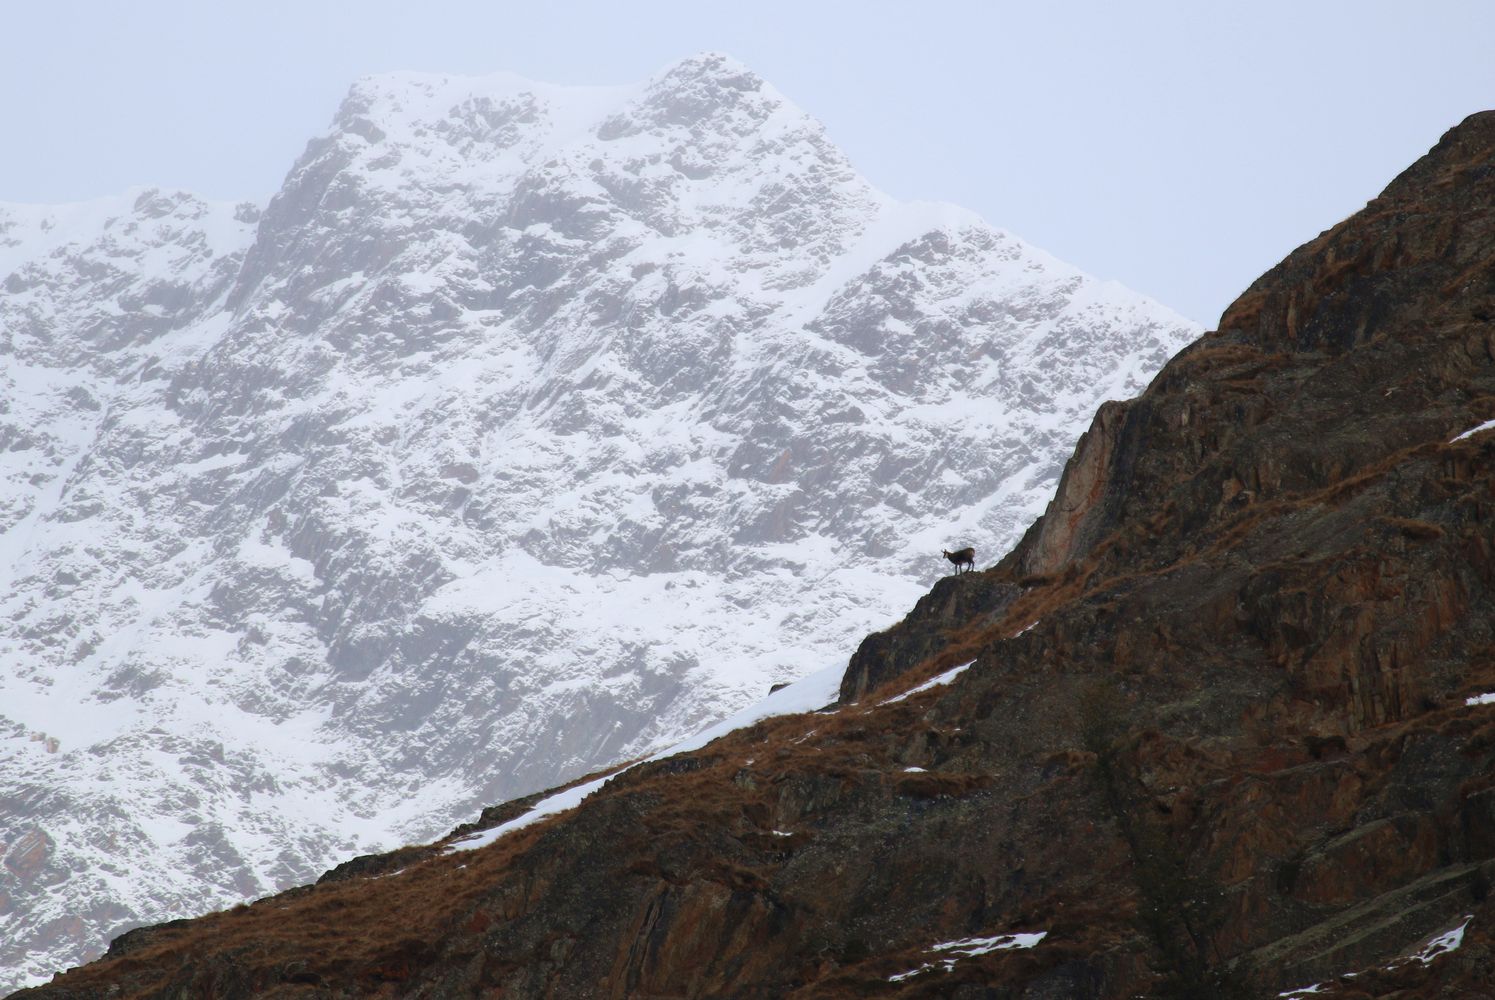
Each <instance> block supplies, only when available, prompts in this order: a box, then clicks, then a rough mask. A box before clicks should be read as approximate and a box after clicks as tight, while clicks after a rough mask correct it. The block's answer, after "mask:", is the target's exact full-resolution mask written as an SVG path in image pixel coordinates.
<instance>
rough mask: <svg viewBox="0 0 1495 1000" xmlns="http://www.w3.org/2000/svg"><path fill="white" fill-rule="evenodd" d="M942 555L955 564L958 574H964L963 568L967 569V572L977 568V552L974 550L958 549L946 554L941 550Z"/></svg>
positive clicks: (968, 548) (967, 548)
mask: <svg viewBox="0 0 1495 1000" xmlns="http://www.w3.org/2000/svg"><path fill="white" fill-rule="evenodd" d="M940 554H941V555H943V556H944V557H945V558H946V559H948V560H950V561H951V562H952V563H954V564H955V572H956V573H960V572H962V570H961V567H962V566H964V567H966V569H967V570H973V569H975V568H976V550H975V549H974V548H970V547H966V548H963V549H956V550H955V551H954V552H946V551H945V550H943V549H941V550H940Z"/></svg>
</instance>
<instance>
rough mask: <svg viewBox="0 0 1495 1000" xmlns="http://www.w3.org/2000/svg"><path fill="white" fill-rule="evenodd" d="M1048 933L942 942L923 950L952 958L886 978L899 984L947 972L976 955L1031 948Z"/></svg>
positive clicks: (929, 963) (1002, 935) (1037, 932)
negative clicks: (938, 971) (930, 972)
mask: <svg viewBox="0 0 1495 1000" xmlns="http://www.w3.org/2000/svg"><path fill="white" fill-rule="evenodd" d="M1048 933H1049V932H1048V931H1035V932H1033V933H1028V934H998V935H997V936H995V937H969V938H960V939H959V940H956V941H942V942H940V943H939V944H932V945H930V946H929V947H928V948H926V949H924V950H925V951H926V952H946V953H948V954H949V955H952V956H954V957H952V958H941V959H938V960H937V961H934V962H925V963H924V964H923V965H920V966H919V967H918V968H916V969H909V970H908V971H907V972H900V973H897V974H896V975H892V976H889V977H888V982H890V983H901V982H903V981H904V980H905V979H912V978H913V977H914V976H917V975H918V974H919V973H921V972H925V971H927V970H929V969H936V968H937V969H941V970H942V971H944V972H949V971H950V970H952V969H954V968H955V963H956V962H957V961H959V960H960V959H962V958H975V957H976V956H978V955H988V954H990V953H992V952H994V951H1010V950H1013V949H1016V948H1032V947H1034V946H1035V945H1037V944H1038V943H1039V942H1040V941H1042V940H1043V939H1044V938H1045V937H1047V936H1048Z"/></svg>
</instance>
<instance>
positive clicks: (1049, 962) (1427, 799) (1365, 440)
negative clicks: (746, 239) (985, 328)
mask: <svg viewBox="0 0 1495 1000" xmlns="http://www.w3.org/2000/svg"><path fill="white" fill-rule="evenodd" d="M1492 320H1495V113H1484V114H1480V115H1476V116H1473V117H1471V118H1470V119H1468V120H1466V121H1465V122H1464V123H1463V124H1462V125H1460V126H1459V127H1458V128H1456V129H1453V130H1451V131H1450V132H1449V133H1448V134H1447V135H1446V136H1444V138H1443V139H1442V141H1440V142H1439V144H1438V145H1437V146H1436V147H1435V148H1434V149H1433V150H1432V151H1431V152H1430V153H1429V154H1428V155H1427V156H1425V157H1424V158H1422V159H1421V160H1419V161H1418V162H1417V163H1416V164H1415V165H1414V166H1413V167H1411V168H1410V169H1409V170H1407V171H1406V172H1405V173H1403V174H1402V175H1401V176H1400V177H1398V178H1397V179H1396V180H1395V181H1394V182H1393V183H1392V184H1391V185H1390V186H1389V187H1388V188H1387V189H1386V191H1385V192H1384V193H1383V194H1382V195H1381V196H1380V197H1379V198H1377V199H1375V200H1374V201H1372V202H1371V203H1370V204H1369V205H1367V206H1366V208H1365V210H1364V211H1362V212H1360V213H1358V214H1357V215H1355V216H1354V217H1352V218H1350V219H1348V220H1346V221H1345V222H1343V223H1341V224H1340V225H1338V226H1336V227H1335V228H1333V229H1331V230H1330V231H1328V232H1326V233H1324V234H1323V235H1322V236H1320V237H1319V238H1318V239H1316V240H1314V241H1312V242H1311V243H1308V244H1307V245H1305V246H1303V247H1301V248H1299V249H1298V250H1297V251H1295V252H1294V253H1293V254H1292V255H1291V256H1289V257H1288V258H1287V260H1285V261H1284V262H1283V263H1282V264H1280V265H1279V266H1278V267H1276V268H1274V269H1273V270H1272V271H1270V272H1268V273H1267V274H1266V275H1264V276H1263V277H1262V278H1261V279H1260V280H1259V281H1257V282H1256V283H1255V284H1253V285H1252V286H1251V288H1250V289H1248V290H1247V291H1246V293H1245V294H1244V295H1242V296H1241V298H1240V299H1239V300H1238V301H1237V302H1236V303H1235V304H1234V305H1233V306H1232V307H1231V308H1230V309H1229V310H1228V311H1227V312H1226V314H1225V316H1224V317H1223V318H1222V320H1221V324H1220V331H1219V332H1217V333H1213V334H1210V335H1208V336H1206V337H1205V338H1203V339H1202V340H1201V341H1200V342H1199V343H1197V344H1196V345H1194V346H1193V347H1191V348H1190V349H1188V350H1187V351H1185V352H1184V353H1182V354H1181V355H1180V356H1179V357H1177V358H1176V359H1174V361H1173V362H1172V363H1171V364H1170V365H1169V366H1168V367H1167V369H1165V371H1164V372H1163V373H1162V374H1160V375H1159V376H1158V378H1157V379H1156V380H1155V382H1154V383H1153V385H1152V386H1151V387H1150V388H1149V389H1148V391H1147V392H1146V393H1145V394H1144V395H1143V396H1142V397H1140V398H1139V399H1137V400H1134V401H1131V402H1129V403H1117V404H1107V406H1106V407H1104V408H1103V409H1102V410H1101V412H1100V413H1099V414H1098V415H1097V417H1096V421H1095V424H1094V426H1093V427H1092V428H1091V430H1090V432H1089V433H1088V434H1087V435H1086V436H1085V438H1084V439H1083V440H1082V441H1081V443H1080V445H1079V446H1078V448H1077V450H1076V453H1075V456H1074V458H1073V459H1072V460H1071V462H1070V464H1069V467H1068V469H1067V470H1066V473H1065V477H1064V480H1063V482H1062V483H1061V486H1060V488H1059V491H1058V493H1057V495H1056V497H1055V500H1054V502H1053V504H1052V505H1051V507H1050V509H1049V512H1048V513H1047V514H1046V515H1045V517H1044V518H1043V519H1042V520H1041V521H1039V522H1038V523H1037V524H1035V525H1034V527H1033V529H1032V530H1031V531H1030V532H1029V533H1028V535H1027V537H1026V538H1025V539H1024V540H1023V542H1022V544H1021V545H1020V546H1019V547H1018V548H1017V549H1016V550H1015V551H1014V552H1013V553H1011V554H1010V555H1009V556H1008V557H1007V558H1006V559H1004V560H1003V561H1002V563H1001V564H999V565H998V566H997V567H995V568H993V569H990V570H987V571H985V572H980V573H971V574H967V575H964V576H962V577H960V578H951V579H947V580H944V581H942V582H941V583H940V584H939V585H937V586H936V587H935V588H934V590H933V591H932V592H931V593H930V594H929V595H928V596H927V597H926V598H924V599H923V600H922V601H920V603H919V605H918V607H916V608H915V609H914V611H913V612H912V613H911V614H910V615H909V617H908V618H907V619H906V620H905V621H904V622H903V623H901V624H900V625H899V626H897V627H895V628H894V629H891V630H889V631H888V632H885V633H881V634H878V635H875V636H871V637H869V638H868V639H867V640H866V642H865V643H864V644H863V645H862V647H861V649H859V650H858V652H857V654H856V655H855V656H854V657H853V659H852V663H851V665H850V667H849V668H848V671H847V676H846V680H845V682H844V684H843V688H842V699H841V703H840V704H839V706H838V707H837V708H835V710H834V711H831V712H826V713H820V714H811V715H807V716H799V717H790V718H782V719H775V720H770V721H768V722H765V723H762V724H759V725H757V726H755V727H752V728H749V729H747V730H743V731H739V732H737V733H734V734H732V735H731V736H728V737H726V738H724V739H722V740H718V741H717V742H715V743H713V744H712V745H710V746H708V747H706V748H705V749H703V750H701V751H699V752H696V753H691V754H686V755H682V756H680V757H677V758H673V759H670V760H667V761H663V762H658V763H653V764H648V765H644V766H640V767H637V768H635V769H633V770H630V771H627V772H626V773H623V774H621V775H620V776H617V777H615V778H614V779H613V780H612V781H611V782H610V783H609V784H608V785H607V786H606V787H605V788H604V789H603V791H601V792H600V793H598V794H596V795H594V796H592V797H591V798H590V799H588V800H587V801H586V802H585V803H584V804H583V805H582V806H581V807H580V808H578V809H577V810H575V811H574V812H572V813H570V814H566V815H564V816H561V817H557V818H555V819H552V820H550V821H548V822H545V823H542V824H538V825H536V826H533V827H530V828H527V829H525V830H523V831H520V832H518V833H514V834H511V835H510V836H508V837H507V838H505V839H503V840H501V841H499V842H498V843H497V844H495V845H493V846H491V847H488V848H485V849H483V850H480V851H477V852H472V853H467V854H459V855H442V854H437V853H433V852H426V851H417V852H414V853H408V852H407V853H406V854H404V855H401V856H400V858H399V859H397V861H398V864H406V863H407V862H408V867H405V868H404V870H402V871H398V872H397V873H394V874H382V876H381V877H377V878H370V877H364V876H363V875H362V874H360V872H363V871H366V872H370V873H376V874H378V873H384V872H387V871H388V870H389V869H390V868H391V867H398V865H397V864H396V861H395V860H391V861H389V862H387V863H379V862H377V861H376V862H371V863H370V864H369V865H368V866H364V867H362V868H360V869H359V870H356V871H351V872H348V873H345V874H348V875H350V876H351V877H346V878H342V879H340V880H337V881H328V882H325V883H322V884H319V885H317V886H314V887H307V888H303V889H298V890H293V891H291V892H288V893H285V894H282V895H280V896H276V897H271V898H268V899H265V900H261V901H259V902H257V903H255V904H253V905H252V906H245V907H239V908H236V909H234V910H231V911H228V912H225V913H218V914H212V915H209V916H206V917H203V918H200V919H197V920H192V921H182V922H178V923H175V924H171V925H164V926H162V927H160V928H155V929H150V930H147V931H141V932H135V933H133V934H132V935H129V936H127V937H126V938H123V939H121V940H120V941H118V942H116V945H115V947H114V948H112V949H111V951H110V953H109V954H108V955H107V956H105V957H104V958H103V959H102V960H100V961H99V962H96V963H94V964H92V965H89V966H86V967H83V968H80V969H76V970H73V971H71V972H69V973H67V974H66V975H63V976H60V977H58V978H57V979H56V980H54V982H53V983H52V984H50V985H48V986H45V987H42V988H40V989H37V990H33V991H27V992H24V993H23V994H21V996H25V997H27V998H28V1000H42V998H46V1000H62V998H69V1000H81V998H103V997H193V998H198V997H204V998H206V997H223V998H229V997H249V996H263V997H298V998H299V997H306V998H311V997H353V996H389V997H433V998H434V997H505V998H528V997H557V998H586V997H707V996H710V997H765V998H766V997H803V998H809V997H824V998H829V997H864V996H901V997H970V998H977V997H987V998H1008V997H1010V998H1030V1000H1038V998H1046V997H1056V998H1057V997H1079V998H1087V997H1093V998H1113V997H1116V998H1119V997H1131V996H1136V995H1145V996H1166V995H1174V996H1231V995H1234V996H1254V995H1271V994H1273V993H1275V991H1277V990H1280V989H1284V988H1286V987H1289V986H1300V985H1306V984H1307V983H1309V982H1313V981H1316V980H1321V979H1325V978H1328V977H1331V976H1334V975H1337V974H1339V973H1342V972H1347V971H1356V970H1361V969H1371V970H1380V969H1382V967H1384V966H1386V965H1388V964H1390V963H1391V962H1392V961H1393V960H1394V959H1396V958H1397V957H1398V956H1399V955H1404V954H1406V953H1408V952H1409V950H1415V948H1416V947H1417V946H1418V945H1419V944H1420V942H1421V941H1423V940H1425V938H1426V937H1427V936H1428V935H1430V934H1433V933H1435V932H1437V931H1440V930H1444V929H1446V928H1448V927H1449V926H1452V925H1455V924H1457V923H1459V922H1460V921H1461V920H1462V919H1463V918H1464V915H1466V914H1473V915H1474V917H1473V922H1472V924H1471V927H1470V931H1469V934H1468V936H1467V942H1468V943H1466V945H1465V946H1464V947H1463V948H1462V949H1460V950H1459V951H1456V952H1454V953H1452V954H1450V955H1447V956H1444V957H1442V958H1439V959H1436V960H1435V961H1433V962H1432V963H1431V964H1427V965H1423V964H1422V963H1420V962H1413V963H1411V964H1403V965H1399V966H1397V967H1396V968H1395V969H1393V970H1391V971H1375V972H1372V973H1371V974H1368V975H1366V976H1360V977H1356V978H1355V979H1353V980H1346V981H1343V982H1341V983H1340V984H1339V985H1338V986H1336V987H1334V989H1337V990H1339V991H1340V992H1339V995H1341V996H1357V997H1358V996H1365V997H1369V996H1407V997H1418V996H1442V995H1452V996H1481V995H1487V994H1486V993H1483V992H1481V991H1482V990H1487V989H1488V988H1487V987H1485V986H1484V985H1483V984H1484V983H1487V982H1491V981H1492V980H1495V951H1492V946H1491V937H1490V936H1491V934H1495V902H1492V901H1491V899H1490V893H1489V889H1490V885H1491V882H1492V876H1495V705H1490V706H1468V705H1466V704H1465V699H1466V698H1467V697H1468V696H1469V695H1472V694H1476V693H1482V692H1485V691H1490V690H1495V432H1486V433H1484V434H1480V435H1476V436H1474V437H1471V438H1468V439H1465V440H1463V441H1459V442H1456V443H1450V439H1451V438H1453V437H1454V436H1455V435H1456V434H1458V433H1460V432H1463V431H1465V430H1467V429H1468V428H1470V427H1473V426H1474V425H1476V424H1478V423H1481V422H1483V421H1485V420H1489V419H1491V418H1495V321H1492ZM1035 623H1036V624H1035ZM1030 626H1031V627H1030ZM972 659H974V661H975V663H974V666H972V667H971V668H970V669H969V670H967V671H966V672H965V673H964V674H962V675H961V676H960V677H958V678H957V679H956V680H955V681H954V682H953V683H951V684H950V685H948V686H946V687H938V688H934V689H931V690H928V691H925V692H922V693H919V694H916V695H913V696H912V697H909V698H906V699H904V700H901V701H896V702H888V701H887V700H886V699H887V698H888V697H889V696H890V695H891V694H893V693H895V692H897V691H901V690H905V689H907V688H909V687H911V686H912V685H913V684H914V683H915V682H917V681H919V680H922V679H924V678H926V677H929V676H932V675H933V674H934V673H936V672H938V671H940V670H943V669H946V668H948V667H949V666H952V665H954V664H957V663H962V662H966V661H968V660H972ZM910 768H918V769H920V770H909V769H910ZM1036 930H1043V931H1047V932H1048V936H1047V937H1046V938H1044V940H1043V941H1042V942H1040V943H1039V944H1038V945H1037V946H1036V947H1033V948H1030V949H1023V950H1004V951H996V952H991V953H989V954H986V955H978V956H971V957H960V958H957V959H955V960H954V961H952V962H950V963H949V964H948V967H947V965H946V964H945V963H943V962H941V961H940V959H941V958H945V957H950V956H949V953H947V952H933V951H931V950H930V949H931V947H932V946H933V945H935V944H936V943H938V942H947V941H951V940H955V939H960V938H967V937H973V936H994V935H999V934H1008V933H1012V932H1017V931H1036ZM926 965H929V966H931V967H930V968H927V969H925V970H924V971H923V972H921V973H920V974H918V975H915V976H912V977H909V978H906V979H900V980H897V981H893V980H892V979H890V977H892V976H894V975H896V974H899V973H903V972H906V971H910V970H914V969H919V968H921V967H923V966H926Z"/></svg>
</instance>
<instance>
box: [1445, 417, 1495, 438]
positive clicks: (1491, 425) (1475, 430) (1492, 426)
mask: <svg viewBox="0 0 1495 1000" xmlns="http://www.w3.org/2000/svg"><path fill="white" fill-rule="evenodd" d="M1488 430H1495V420H1486V421H1485V422H1484V423H1482V424H1479V425H1478V426H1475V427H1471V428H1469V429H1468V430H1467V431H1465V432H1464V433H1462V434H1458V435H1456V436H1454V437H1451V438H1449V439H1448V443H1449V444H1453V443H1454V442H1455V441H1462V440H1464V439H1465V438H1470V437H1474V435H1476V434H1482V433H1484V432H1485V431H1488Z"/></svg>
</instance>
